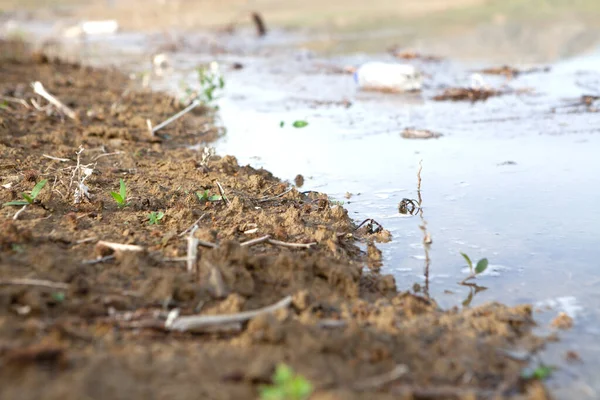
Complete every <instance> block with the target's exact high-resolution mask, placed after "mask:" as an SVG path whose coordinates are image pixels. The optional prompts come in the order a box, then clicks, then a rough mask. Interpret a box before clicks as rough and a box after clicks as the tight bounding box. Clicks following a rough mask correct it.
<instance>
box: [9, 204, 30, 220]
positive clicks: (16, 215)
mask: <svg viewBox="0 0 600 400" xmlns="http://www.w3.org/2000/svg"><path fill="white" fill-rule="evenodd" d="M28 205H29V204H25V205H24V206H23V208H21V209H20V210H19V211H17V212H16V213H15V215H13V218H12V219H13V221H16V220H17V219H18V218H19V215H21V213H22V212H23V211H25V209H26V208H27V206H28Z"/></svg>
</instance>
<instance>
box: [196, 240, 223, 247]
mask: <svg viewBox="0 0 600 400" xmlns="http://www.w3.org/2000/svg"><path fill="white" fill-rule="evenodd" d="M198 246H202V247H206V248H209V249H216V248H218V247H219V245H218V244H215V243H211V242H206V241H204V240H200V239H198Z"/></svg>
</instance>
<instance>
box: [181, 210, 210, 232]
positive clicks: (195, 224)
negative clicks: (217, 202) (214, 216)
mask: <svg viewBox="0 0 600 400" xmlns="http://www.w3.org/2000/svg"><path fill="white" fill-rule="evenodd" d="M205 216H206V213H204V214H202V215H201V216H200V218H198V219H197V220H196V221H195V222H194V223H193V224H192V225H190V226H189V227H188V228H187V229H186V230H185V231H183V232H181V233H180V234H179V237H182V236H183V235H185V234H186V233H188V232H189V231H191V230H192V229H194V227H196V228H197V227H198V222H200V220H201V219H202V218H204V217H205Z"/></svg>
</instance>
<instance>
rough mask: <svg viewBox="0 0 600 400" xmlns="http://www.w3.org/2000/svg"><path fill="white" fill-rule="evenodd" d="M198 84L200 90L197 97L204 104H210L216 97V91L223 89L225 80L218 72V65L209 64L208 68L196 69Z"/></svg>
mask: <svg viewBox="0 0 600 400" xmlns="http://www.w3.org/2000/svg"><path fill="white" fill-rule="evenodd" d="M197 71H198V82H199V83H200V88H201V90H202V92H201V94H200V95H199V96H198V97H199V99H200V100H202V101H203V102H204V103H207V104H208V103H212V102H213V101H214V100H215V98H216V96H215V92H216V91H217V89H223V88H224V87H225V80H224V79H223V76H222V75H221V73H220V72H219V69H218V64H217V63H211V65H210V68H204V67H200V68H198V70H197Z"/></svg>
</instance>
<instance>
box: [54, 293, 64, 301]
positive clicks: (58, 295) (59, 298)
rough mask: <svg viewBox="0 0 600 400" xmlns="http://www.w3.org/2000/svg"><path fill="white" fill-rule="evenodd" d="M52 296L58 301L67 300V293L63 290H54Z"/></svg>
mask: <svg viewBox="0 0 600 400" xmlns="http://www.w3.org/2000/svg"><path fill="white" fill-rule="evenodd" d="M51 296H52V298H53V299H54V300H55V301H56V302H57V303H62V302H63V301H65V294H64V293H63V292H54V293H52V295H51Z"/></svg>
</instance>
